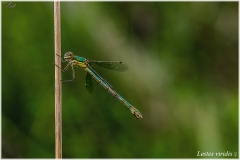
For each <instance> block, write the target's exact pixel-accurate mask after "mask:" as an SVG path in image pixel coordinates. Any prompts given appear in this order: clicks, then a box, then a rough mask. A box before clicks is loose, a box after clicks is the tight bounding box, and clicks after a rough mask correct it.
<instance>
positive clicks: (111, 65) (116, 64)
mask: <svg viewBox="0 0 240 160" xmlns="http://www.w3.org/2000/svg"><path fill="white" fill-rule="evenodd" d="M89 63H90V64H97V65H99V66H101V67H103V68H107V69H111V70H115V71H120V72H123V71H126V70H128V67H127V66H126V65H125V64H123V63H122V62H121V61H94V60H92V61H89Z"/></svg>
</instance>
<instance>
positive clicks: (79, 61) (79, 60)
mask: <svg viewBox="0 0 240 160" xmlns="http://www.w3.org/2000/svg"><path fill="white" fill-rule="evenodd" d="M62 62H68V64H67V65H66V67H65V68H64V69H62V71H63V72H65V71H67V69H68V68H69V67H70V66H71V67H72V72H73V79H71V80H62V82H69V81H74V80H75V78H76V77H75V71H74V69H73V68H74V66H76V67H80V68H82V69H83V70H84V71H86V72H87V75H86V84H85V86H86V88H87V90H88V91H89V93H92V92H93V82H92V78H93V79H94V80H95V81H97V82H98V83H99V84H100V85H101V86H102V87H103V88H104V89H106V90H107V91H108V92H109V93H111V94H112V95H113V96H114V97H115V98H116V99H117V100H119V101H120V102H121V103H122V104H123V105H125V106H126V107H127V108H129V109H130V111H131V113H132V114H133V115H134V116H135V117H136V118H137V119H141V118H143V116H142V114H141V113H140V112H139V111H138V110H137V109H136V108H134V107H133V106H132V105H131V104H130V103H128V102H127V101H126V100H125V99H124V98H123V97H122V96H120V95H119V94H118V93H117V92H116V91H115V90H114V89H113V87H112V86H111V85H110V84H109V83H108V82H107V81H106V80H104V79H103V78H102V77H101V76H100V75H99V74H98V73H97V72H96V71H95V70H93V69H92V67H91V66H90V65H91V64H97V65H99V66H101V67H103V68H107V69H111V70H116V71H126V70H127V69H128V68H127V66H126V65H125V64H123V63H122V62H120V61H95V60H88V59H86V58H83V57H79V56H75V55H73V53H72V52H67V53H65V55H64V60H62ZM57 67H58V66H57Z"/></svg>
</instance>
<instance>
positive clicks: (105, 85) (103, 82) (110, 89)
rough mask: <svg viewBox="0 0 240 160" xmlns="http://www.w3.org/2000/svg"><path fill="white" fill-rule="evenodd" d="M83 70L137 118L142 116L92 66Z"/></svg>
mask: <svg viewBox="0 0 240 160" xmlns="http://www.w3.org/2000/svg"><path fill="white" fill-rule="evenodd" d="M85 71H86V72H88V73H89V74H90V75H91V76H92V78H93V79H95V80H96V81H97V82H98V83H99V84H100V85H101V86H103V88H104V89H106V90H107V91H108V92H109V93H111V94H112V95H113V96H114V97H115V98H116V99H117V100H119V101H120V102H121V103H122V104H124V105H125V106H126V107H128V108H129V109H130V111H131V112H132V114H133V115H134V116H135V117H136V118H137V119H141V118H143V117H142V114H141V113H140V112H139V111H138V110H137V109H136V108H134V107H133V106H132V105H131V104H130V103H128V102H127V101H126V100H125V99H124V98H123V97H122V96H120V95H119V94H118V93H117V92H116V91H115V90H114V89H113V87H112V86H111V85H110V84H109V83H108V82H107V81H106V80H104V79H103V78H102V77H101V76H100V75H98V74H97V72H96V71H94V70H93V69H92V68H85Z"/></svg>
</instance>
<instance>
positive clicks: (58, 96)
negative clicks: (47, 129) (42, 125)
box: [54, 1, 62, 158]
mask: <svg viewBox="0 0 240 160" xmlns="http://www.w3.org/2000/svg"><path fill="white" fill-rule="evenodd" d="M54 41H55V42H54V43H55V55H54V56H55V64H56V65H57V66H59V67H61V58H60V57H59V56H57V55H61V28H60V2H59V1H54ZM59 67H56V66H55V158H62V83H61V70H60V68H59Z"/></svg>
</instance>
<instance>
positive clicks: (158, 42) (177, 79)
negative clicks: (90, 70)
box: [2, 2, 238, 158]
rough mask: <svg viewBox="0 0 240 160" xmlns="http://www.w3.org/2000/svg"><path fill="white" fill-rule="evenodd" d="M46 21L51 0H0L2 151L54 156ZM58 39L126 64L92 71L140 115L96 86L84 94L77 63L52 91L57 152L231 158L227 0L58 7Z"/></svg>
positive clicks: (234, 72) (233, 98) (234, 101)
mask: <svg viewBox="0 0 240 160" xmlns="http://www.w3.org/2000/svg"><path fill="white" fill-rule="evenodd" d="M53 18H54V15H53V2H11V3H10V2H2V158H54V157H55V148H54V147H55V137H54V136H55V131H54V123H55V112H54V68H55V67H54V65H53V62H54V19H53ZM61 44H62V55H63V54H64V53H65V52H67V51H72V52H73V53H74V54H76V55H78V56H82V57H85V58H87V59H93V60H120V61H122V62H124V63H125V64H127V65H128V68H129V70H128V71H127V72H116V71H111V70H107V69H104V68H101V67H97V66H94V69H95V70H96V71H97V72H98V73H99V74H100V75H101V76H102V77H103V78H104V79H106V80H107V81H108V82H109V83H110V84H111V85H112V86H113V87H114V88H115V90H116V91H117V92H118V93H119V94H120V95H122V96H123V97H124V98H125V99H126V100H127V101H129V103H131V104H132V105H133V106H134V107H136V108H137V109H139V110H140V111H141V113H142V115H143V119H142V120H140V121H138V120H137V119H136V118H135V117H134V116H132V114H131V113H130V111H129V109H127V108H126V107H125V106H123V105H122V104H121V103H120V102H118V101H117V100H116V99H115V98H114V97H113V96H112V95H110V94H109V93H108V92H107V91H105V90H104V89H103V88H102V87H101V86H100V85H99V84H97V83H96V82H94V85H95V89H94V93H93V94H89V93H88V91H87V89H86V88H85V86H84V84H85V75H86V73H85V72H84V71H83V70H81V69H79V68H76V69H75V71H76V80H75V81H74V82H69V83H63V88H62V92H63V95H62V102H63V106H62V107H63V108H62V129H63V135H62V139H63V142H62V147H63V150H62V151H63V157H64V158H199V157H200V156H198V154H199V152H201V153H202V152H214V154H215V153H224V154H225V156H217V157H218V158H219V157H224V158H235V152H238V2H204V3H203V2H181V3H178V2H149V3H147V2H62V3H61ZM65 65H66V64H63V66H65ZM62 77H63V79H71V78H72V71H71V69H70V70H69V71H68V72H67V73H63V75H62ZM230 153H231V154H230ZM237 156H238V155H237ZM202 157H207V158H211V157H209V156H201V158H202ZM213 157H215V156H213Z"/></svg>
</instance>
